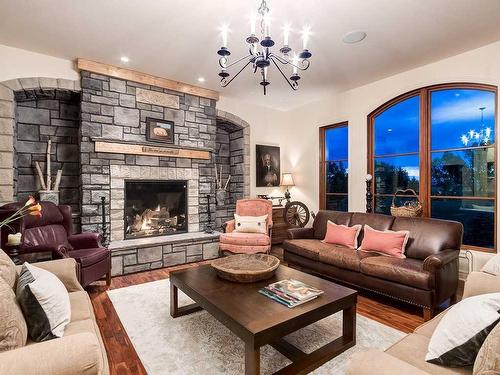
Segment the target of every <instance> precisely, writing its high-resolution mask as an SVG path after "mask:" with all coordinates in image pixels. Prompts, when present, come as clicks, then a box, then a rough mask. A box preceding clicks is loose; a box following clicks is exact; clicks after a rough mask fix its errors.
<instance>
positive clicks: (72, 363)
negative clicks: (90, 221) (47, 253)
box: [0, 258, 109, 375]
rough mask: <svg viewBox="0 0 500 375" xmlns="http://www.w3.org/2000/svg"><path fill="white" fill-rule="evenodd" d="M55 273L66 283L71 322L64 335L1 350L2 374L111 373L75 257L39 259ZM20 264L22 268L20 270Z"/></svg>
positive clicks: (69, 374)
mask: <svg viewBox="0 0 500 375" xmlns="http://www.w3.org/2000/svg"><path fill="white" fill-rule="evenodd" d="M36 266H37V267H40V268H43V269H46V270H48V271H50V272H52V273H54V274H55V275H56V276H57V277H58V278H59V279H60V280H61V281H62V282H63V284H64V285H65V286H66V289H67V290H68V292H69V298H70V303H71V322H70V323H69V324H68V325H67V326H66V329H65V332H64V336H63V337H62V338H57V339H53V340H49V341H44V342H41V343H34V342H31V341H30V340H29V338H28V342H27V344H26V346H23V347H21V348H18V349H14V350H8V351H4V352H1V353H0V374H10V375H18V374H19V375H21V374H22V375H48V374H50V375H77V374H78V375H81V374H85V375H87V374H88V375H105V374H109V367H108V358H107V356H106V349H105V348H104V344H103V341H102V338H101V334H100V332H99V327H98V326H97V323H96V320H95V315H94V309H93V307H92V303H91V301H90V298H89V296H88V294H87V292H85V290H83V288H82V286H81V285H80V283H79V282H78V279H77V272H76V270H77V264H76V262H75V260H74V259H71V258H67V259H60V260H53V261H50V262H42V263H36ZM19 270H20V268H18V272H19Z"/></svg>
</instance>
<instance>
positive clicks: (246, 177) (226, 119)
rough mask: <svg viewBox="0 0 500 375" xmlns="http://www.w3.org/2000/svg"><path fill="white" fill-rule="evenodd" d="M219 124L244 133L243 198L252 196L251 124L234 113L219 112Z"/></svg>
mask: <svg viewBox="0 0 500 375" xmlns="http://www.w3.org/2000/svg"><path fill="white" fill-rule="evenodd" d="M216 118H217V123H218V124H219V123H227V124H231V125H233V126H235V127H237V128H239V129H240V130H241V131H242V134H243V150H244V152H243V185H244V191H243V196H244V197H245V198H248V197H249V196H250V124H249V123H248V122H246V121H245V120H243V119H242V118H240V117H238V116H236V115H233V114H232V113H229V112H225V111H221V110H219V109H218V110H217V114H216Z"/></svg>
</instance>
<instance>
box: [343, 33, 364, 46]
mask: <svg viewBox="0 0 500 375" xmlns="http://www.w3.org/2000/svg"><path fill="white" fill-rule="evenodd" d="M365 38H366V33H365V32H364V31H351V32H349V33H347V34H345V35H344V37H343V38H342V40H343V42H344V43H348V44H354V43H358V42H361V41H362V40H363V39H365Z"/></svg>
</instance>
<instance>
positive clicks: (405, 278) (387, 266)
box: [361, 255, 432, 290]
mask: <svg viewBox="0 0 500 375" xmlns="http://www.w3.org/2000/svg"><path fill="white" fill-rule="evenodd" d="M361 272H362V273H364V274H365V275H370V276H375V277H378V278H380V279H384V280H390V281H394V282H397V283H401V284H405V285H409V286H412V287H414V288H419V289H424V290H430V289H431V288H432V285H431V280H432V279H431V274H430V273H429V272H427V271H424V270H423V269H422V261H420V260H418V259H408V258H406V259H401V258H393V257H386V256H383V255H379V256H374V257H369V258H364V259H363V260H361Z"/></svg>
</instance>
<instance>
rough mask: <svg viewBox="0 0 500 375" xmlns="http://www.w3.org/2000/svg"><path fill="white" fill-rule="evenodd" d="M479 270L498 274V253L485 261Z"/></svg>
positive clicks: (499, 260)
mask: <svg viewBox="0 0 500 375" xmlns="http://www.w3.org/2000/svg"><path fill="white" fill-rule="evenodd" d="M481 272H486V273H489V274H491V275H495V276H500V254H497V255H495V256H494V257H492V258H491V259H490V260H489V261H488V262H486V264H485V265H484V266H483V268H481Z"/></svg>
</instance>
